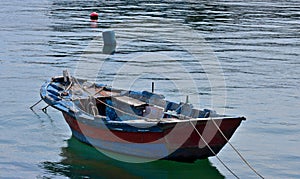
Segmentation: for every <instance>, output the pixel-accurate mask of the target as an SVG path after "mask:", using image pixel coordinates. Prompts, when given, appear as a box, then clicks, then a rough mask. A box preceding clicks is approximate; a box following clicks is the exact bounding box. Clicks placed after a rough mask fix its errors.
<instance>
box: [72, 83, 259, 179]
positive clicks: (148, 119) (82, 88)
mask: <svg viewBox="0 0 300 179" xmlns="http://www.w3.org/2000/svg"><path fill="white" fill-rule="evenodd" d="M72 79H74V80H75V81H76V84H78V85H79V87H80V89H81V90H83V91H85V92H86V93H88V94H89V96H91V97H93V98H95V97H94V95H95V94H97V93H99V92H100V91H102V90H103V88H101V89H100V90H99V91H98V92H97V93H95V94H94V95H92V94H91V93H90V92H89V91H87V90H86V89H84V87H83V86H82V85H80V83H79V82H78V80H77V79H76V78H74V77H73V78H72ZM71 84H72V85H74V84H73V83H71ZM70 87H71V85H70V86H68V88H67V89H68V90H69V89H70ZM95 99H96V100H97V101H98V102H100V103H102V104H104V105H105V106H108V107H110V108H112V109H114V110H117V111H119V112H121V113H124V114H126V115H129V116H132V117H136V118H139V119H144V120H145V121H153V120H155V121H157V122H160V121H161V120H159V119H151V118H147V117H143V116H138V115H134V114H131V113H128V112H125V111H123V110H121V109H118V108H115V107H114V106H111V105H109V104H107V103H105V102H103V101H101V100H99V99H98V98H95ZM187 119H188V120H189V122H190V123H191V125H192V126H193V128H194V129H195V131H196V132H197V134H198V135H199V136H200V138H201V140H202V141H203V142H204V143H205V145H206V146H207V147H208V149H209V150H210V151H211V152H212V154H213V155H214V156H215V157H216V158H217V159H218V160H219V162H220V163H221V164H222V165H223V166H224V167H225V168H226V169H227V170H228V171H229V172H230V173H231V174H232V175H233V176H235V177H236V178H238V179H239V177H238V176H237V175H236V174H235V173H234V172H233V171H232V170H231V169H230V168H229V167H228V166H227V165H226V164H225V163H224V162H223V161H222V160H221V158H220V157H218V156H217V154H216V153H215V152H214V151H213V149H212V148H211V147H210V146H209V144H208V143H207V142H206V140H205V139H204V138H203V136H202V135H201V134H200V132H199V131H198V129H197V128H196V126H195V125H194V124H193V123H192V121H191V118H187ZM210 119H211V121H213V123H214V125H215V126H216V127H217V129H218V131H220V133H221V135H222V136H223V137H224V139H225V140H226V141H227V143H229V145H230V146H231V147H232V149H233V150H234V151H235V152H236V153H237V154H238V155H239V157H240V158H241V159H242V161H243V162H244V163H245V164H246V165H247V166H248V167H249V168H250V169H251V170H252V171H253V172H254V173H255V174H256V175H258V176H259V177H260V178H262V179H264V177H263V176H262V175H261V174H259V173H258V172H257V171H256V170H255V169H254V168H253V167H252V166H251V165H250V164H249V162H247V160H246V159H245V158H244V157H243V156H242V154H241V153H240V152H239V151H238V150H237V149H236V148H235V147H234V146H233V145H232V144H231V142H229V140H228V139H227V137H226V136H225V134H224V133H223V132H222V131H221V129H220V128H219V126H218V125H217V124H216V122H215V121H214V119H212V118H210Z"/></svg>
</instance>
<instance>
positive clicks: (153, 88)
mask: <svg viewBox="0 0 300 179" xmlns="http://www.w3.org/2000/svg"><path fill="white" fill-rule="evenodd" d="M152 93H154V82H152Z"/></svg>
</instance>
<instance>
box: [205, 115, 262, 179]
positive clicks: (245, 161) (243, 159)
mask: <svg viewBox="0 0 300 179" xmlns="http://www.w3.org/2000/svg"><path fill="white" fill-rule="evenodd" d="M211 120H212V121H213V123H214V125H215V126H216V127H217V129H218V131H219V132H220V133H221V135H222V136H223V137H224V139H225V140H226V141H227V143H228V144H229V145H230V146H231V148H232V149H233V150H234V151H235V152H236V153H237V154H238V156H239V157H240V158H241V159H242V161H243V162H244V163H245V164H246V165H247V166H248V167H249V168H250V169H251V170H252V171H253V172H254V173H255V174H256V175H257V176H259V177H260V178H264V177H263V176H262V175H261V174H260V173H258V172H257V171H256V170H255V169H254V168H253V167H252V166H251V165H250V163H249V162H248V161H247V160H246V159H245V158H244V157H243V156H242V154H241V153H240V152H239V151H238V150H237V149H236V148H235V147H234V146H233V145H232V144H231V142H229V140H228V138H227V137H226V136H225V134H224V133H223V132H222V130H221V129H220V128H219V126H218V125H217V124H216V122H215V120H214V119H212V118H211Z"/></svg>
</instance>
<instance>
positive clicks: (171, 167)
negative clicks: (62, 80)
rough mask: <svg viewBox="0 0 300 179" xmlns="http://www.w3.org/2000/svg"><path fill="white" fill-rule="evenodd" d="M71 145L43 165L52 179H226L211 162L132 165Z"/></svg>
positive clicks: (95, 151)
mask: <svg viewBox="0 0 300 179" xmlns="http://www.w3.org/2000/svg"><path fill="white" fill-rule="evenodd" d="M67 143H68V146H67V147H63V148H62V152H61V154H60V155H61V156H62V157H63V159H62V160H61V161H59V162H49V161H47V162H43V163H42V164H41V167H42V168H43V169H44V170H45V171H46V173H47V175H48V176H49V175H50V176H49V177H50V178H51V177H53V176H65V177H69V178H153V177H155V178H184V177H186V178H224V176H223V175H221V174H220V172H219V171H218V170H217V169H216V168H215V167H214V166H212V164H211V163H210V162H209V160H207V159H206V160H198V161H196V162H195V163H180V162H173V161H165V160H160V161H155V162H150V163H142V164H132V163H124V162H120V161H117V160H114V159H111V158H109V157H106V156H105V155H103V154H102V153H100V152H99V151H98V150H96V149H94V148H93V147H91V146H88V145H85V144H83V143H81V142H79V141H78V140H77V139H75V138H74V137H72V138H70V139H69V140H68V141H67Z"/></svg>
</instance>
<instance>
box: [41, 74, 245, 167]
mask: <svg viewBox="0 0 300 179" xmlns="http://www.w3.org/2000/svg"><path fill="white" fill-rule="evenodd" d="M40 95H41V98H42V99H43V100H44V101H45V102H46V103H47V104H49V105H50V106H52V107H53V108H55V109H57V110H59V111H61V112H62V114H63V116H64V118H65V120H66V122H67V123H68V125H69V126H70V128H71V130H72V134H73V135H74V136H75V137H76V138H77V139H78V140H80V141H82V142H84V143H87V144H89V145H92V146H94V147H96V148H98V149H100V150H103V151H109V152H113V153H117V154H121V155H126V156H132V157H138V158H145V159H167V160H176V161H187V162H192V161H195V160H197V159H203V158H207V157H209V156H214V155H216V154H217V153H218V152H219V151H220V150H221V149H222V148H223V147H224V145H225V144H226V143H227V142H228V140H229V139H230V138H231V136H232V135H233V133H234V132H235V130H236V129H237V128H238V126H239V125H240V124H241V121H242V120H245V117H239V116H227V115H220V114H217V113H216V112H215V111H213V110H209V109H203V110H200V109H195V108H193V106H192V105H191V104H189V103H183V102H180V103H176V102H171V101H168V100H166V99H165V97H164V96H163V95H160V94H155V93H153V92H148V91H142V92H138V91H128V90H120V89H112V88H110V87H108V86H106V85H103V84H95V83H90V82H88V81H86V80H83V79H77V78H75V77H71V76H69V75H66V73H64V76H58V77H53V78H52V79H50V80H49V81H47V82H45V83H44V84H43V85H42V87H41V90H40Z"/></svg>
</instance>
